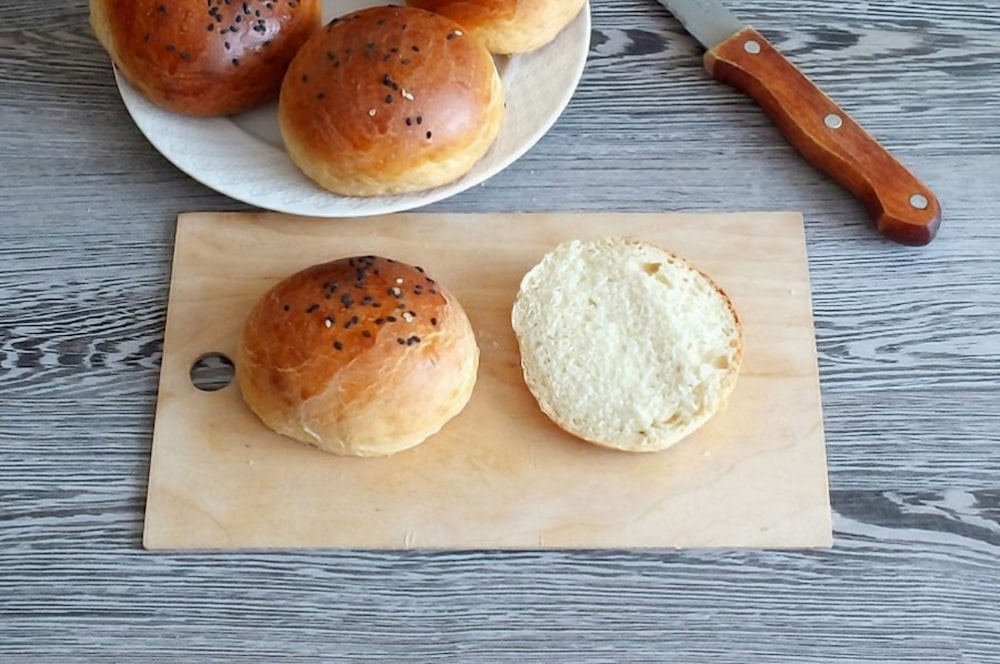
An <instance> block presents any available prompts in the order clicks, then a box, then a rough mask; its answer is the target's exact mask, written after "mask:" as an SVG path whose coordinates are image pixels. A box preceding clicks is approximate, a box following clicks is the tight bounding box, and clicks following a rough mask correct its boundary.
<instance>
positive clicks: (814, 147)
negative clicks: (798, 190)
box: [659, 0, 941, 246]
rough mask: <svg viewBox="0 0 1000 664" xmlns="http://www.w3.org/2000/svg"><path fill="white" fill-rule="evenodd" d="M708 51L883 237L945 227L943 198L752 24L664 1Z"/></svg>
mask: <svg viewBox="0 0 1000 664" xmlns="http://www.w3.org/2000/svg"><path fill="white" fill-rule="evenodd" d="M659 2H660V3H661V4H662V5H663V6H664V7H666V8H667V9H668V10H669V11H670V13H671V14H673V15H674V16H676V17H677V19H678V20H680V22H681V24H682V25H683V26H684V28H685V29H686V30H687V31H688V32H689V33H691V35H692V36H693V37H694V38H695V39H697V40H698V41H699V42H701V44H702V45H703V46H705V48H707V49H708V52H707V53H706V54H705V69H706V70H707V71H708V73H709V75H710V76H711V77H712V78H714V79H715V80H717V81H719V82H720V83H724V84H726V85H729V86H732V87H733V88H735V89H737V90H739V91H741V92H743V93H745V94H747V95H749V96H750V97H751V98H753V99H754V101H756V102H757V103H758V104H759V105H760V106H761V108H763V109H764V112H765V113H767V115H768V116H769V117H770V118H771V121H772V122H773V123H774V125H775V126H776V127H777V129H778V130H779V131H780V132H781V133H782V135H784V137H785V138H786V139H787V140H788V142H789V143H791V144H792V146H793V147H795V149H796V150H798V151H799V153H801V154H802V155H803V156H804V157H805V158H806V159H807V160H808V161H809V162H810V163H811V164H813V166H815V167H816V168H818V169H819V170H821V171H822V172H824V173H826V174H827V175H828V176H830V177H831V178H832V179H833V180H834V181H836V182H838V183H839V184H840V185H841V186H843V187H844V188H845V189H847V190H848V191H850V192H851V193H852V194H853V195H854V196H855V197H856V198H857V199H858V200H860V201H861V203H862V204H863V205H864V206H865V209H866V210H867V212H868V215H869V216H870V217H871V218H872V220H873V221H874V222H875V226H876V228H877V229H878V231H879V232H880V233H882V235H884V236H885V237H887V238H889V239H890V240H893V241H895V242H898V243H900V244H905V245H913V246H920V245H926V244H929V243H930V242H931V240H933V239H934V237H935V235H936V234H937V231H938V227H939V226H940V225H941V206H940V204H939V202H938V200H937V197H936V196H934V194H933V193H932V192H931V191H930V189H928V188H927V186H926V185H924V184H923V183H922V182H920V180H918V179H917V178H916V177H915V176H914V175H913V173H911V172H910V171H909V170H907V168H906V167H905V166H903V164H901V163H900V162H899V160H897V159H896V158H895V157H893V156H892V154H890V153H889V151H888V150H886V148H885V147H883V146H882V145H881V144H880V143H879V142H878V141H877V140H876V139H875V138H873V137H872V136H871V135H870V134H868V133H867V132H866V131H865V130H864V129H862V128H861V126H860V125H859V124H858V123H857V122H855V121H854V120H853V119H852V118H851V117H850V116H849V115H848V114H847V113H845V112H844V111H843V109H841V108H840V107H839V106H837V104H835V103H834V102H833V101H832V100H831V99H830V98H829V97H827V95H826V94H825V93H824V92H823V91H822V90H820V89H819V88H818V87H817V86H816V84H815V83H813V82H812V81H810V80H809V79H808V78H807V77H806V76H805V75H804V74H803V73H802V72H801V71H799V69H798V68H797V67H796V66H795V65H794V64H792V62H791V61H789V60H788V59H787V58H786V57H785V56H784V55H782V54H781V53H780V52H779V51H778V49H777V48H775V47H774V45H772V44H771V43H770V42H768V41H767V39H765V38H764V37H763V35H761V34H760V33H759V32H757V30H755V29H754V28H753V27H750V26H747V25H744V24H743V23H741V22H740V21H739V20H738V19H737V18H736V17H735V16H733V14H732V13H730V12H729V10H728V9H726V8H725V7H724V6H723V5H722V4H720V3H719V2H718V1H717V0H659Z"/></svg>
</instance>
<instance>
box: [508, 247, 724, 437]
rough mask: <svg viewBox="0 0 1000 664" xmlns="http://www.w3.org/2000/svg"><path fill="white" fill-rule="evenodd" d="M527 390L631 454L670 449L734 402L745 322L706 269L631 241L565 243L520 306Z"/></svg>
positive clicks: (579, 429) (578, 429)
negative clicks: (702, 269) (727, 404)
mask: <svg viewBox="0 0 1000 664" xmlns="http://www.w3.org/2000/svg"><path fill="white" fill-rule="evenodd" d="M512 323H513V327H514V332H515V334H516V336H517V340H518V344H519V347H520V351H521V367H522V369H523V372H524V378H525V382H526V383H527V385H528V389H529V390H530V391H531V393H532V394H533V395H534V396H535V399H536V400H537V401H538V404H539V406H540V407H541V409H542V411H543V412H544V413H545V414H546V415H548V416H549V417H550V418H551V419H552V420H553V421H554V422H555V423H556V424H558V425H559V426H560V427H562V428H563V429H565V430H567V431H569V432H570V433H572V434H574V435H575V436H578V437H580V438H582V439H584V440H587V441H589V442H591V443H596V444H598V445H601V446H604V447H610V448H613V449H617V450H624V451H627V452H656V451H659V450H663V449H666V448H667V447H670V446H671V445H673V444H675V443H677V442H678V441H680V440H682V439H683V438H685V437H687V436H688V435H690V434H691V433H693V432H694V431H695V430H697V429H698V428H700V427H701V426H702V425H703V424H705V423H706V422H707V421H708V420H709V419H711V418H712V416H713V415H715V414H716V413H717V412H719V411H720V410H721V409H722V408H723V407H724V406H725V404H726V402H727V400H728V398H729V395H730V393H731V392H732V390H733V387H734V386H735V385H736V380H737V376H738V375H739V372H740V366H741V364H742V360H743V327H742V324H741V322H740V320H739V317H738V316H737V314H736V311H735V310H734V308H733V304H732V302H731V301H730V300H729V297H728V296H727V295H726V294H725V293H724V292H723V291H722V289H721V288H719V286H718V285H716V284H715V283H714V282H713V281H712V279H710V278H709V277H708V276H707V275H706V274H704V273H703V272H701V271H699V270H698V269H697V268H695V267H693V266H692V265H690V264H689V263H687V262H686V261H684V260H683V259H681V258H679V257H678V256H675V255H673V254H671V253H669V252H667V251H664V250H662V249H659V248H657V247H654V246H651V245H649V244H646V243H643V242H639V241H635V240H627V239H622V238H605V239H600V240H593V241H587V242H582V241H571V242H566V243H563V244H561V245H559V246H557V247H556V248H555V249H554V250H552V251H551V252H550V253H548V254H547V255H546V256H545V257H544V258H543V259H542V261H541V262H540V263H539V264H538V265H536V266H535V267H534V268H533V269H532V270H531V271H529V272H528V274H527V275H525V277H524V279H523V281H522V283H521V288H520V291H519V292H518V295H517V299H516V302H515V304H514V308H513V313H512Z"/></svg>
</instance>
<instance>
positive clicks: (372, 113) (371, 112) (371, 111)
mask: <svg viewBox="0 0 1000 664" xmlns="http://www.w3.org/2000/svg"><path fill="white" fill-rule="evenodd" d="M376 113H378V111H376V110H375V109H374V108H372V109H369V111H368V115H370V116H371V117H375V114H376Z"/></svg>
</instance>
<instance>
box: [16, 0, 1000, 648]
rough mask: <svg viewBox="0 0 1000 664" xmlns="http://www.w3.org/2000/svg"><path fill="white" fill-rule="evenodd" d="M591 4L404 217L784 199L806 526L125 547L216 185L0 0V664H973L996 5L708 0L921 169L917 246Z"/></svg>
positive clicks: (649, 9)
mask: <svg viewBox="0 0 1000 664" xmlns="http://www.w3.org/2000/svg"><path fill="white" fill-rule="evenodd" d="M593 5H594V33H593V39H592V45H591V58H590V62H589V64H588V68H587V71H586V74H585V77H584V81H583V83H582V85H581V87H580V89H579V90H578V92H577V94H576V96H575V97H574V100H573V102H572V104H571V105H570V107H569V109H568V110H567V112H566V114H565V115H564V116H563V117H562V119H561V120H560V121H559V123H558V124H557V125H556V126H555V127H554V128H553V130H552V131H551V132H550V133H549V134H548V135H547V136H546V137H545V138H544V139H543V140H542V141H541V142H540V143H539V144H538V145H537V146H536V147H535V148H534V149H533V150H532V151H531V152H529V153H528V154H527V155H526V156H525V157H524V158H523V159H522V160H520V161H519V162H518V163H517V164H515V165H514V166H513V167H511V168H510V169H508V170H507V171H505V172H504V173H502V174H501V175H500V176H498V177H497V178H494V179H493V180H490V181H489V182H488V183H486V184H485V185H484V186H482V187H478V188H476V189H475V190H473V191H470V192H467V193H466V194H463V195H462V196H459V197H457V198H454V199H451V200H448V201H445V202H443V203H440V204H438V205H436V206H434V207H433V208H431V209H429V210H426V211H428V212H507V211H533V212H552V211H566V212H569V211H581V210H591V211H600V210H617V211H622V212H625V211H637V212H648V211H689V212H690V211H725V210H740V209H744V210H762V209H775V208H779V209H791V210H801V211H802V212H803V213H804V215H805V219H806V237H807V240H808V246H809V258H810V272H811V276H812V284H813V293H814V298H813V305H814V310H815V318H816V325H817V337H818V340H817V343H818V349H819V364H820V377H821V383H822V389H823V403H824V408H825V420H826V422H825V423H826V433H827V441H828V453H829V467H830V483H831V490H832V493H831V499H832V503H833V510H834V533H835V541H834V548H833V549H832V550H829V551H823V552H815V553H793V552H782V551H769V552H737V551H720V552H703V551H685V552H677V553H664V552H655V553H626V552H604V553H593V552H591V553H573V552H546V553H516V554H512V553H496V552H489V551H486V552H468V553H456V554H431V553H408V554H395V553H349V552H343V553H330V552H308V551H302V552H296V553H277V552H255V553H242V554H231V555H213V556H208V557H203V556H199V555H193V554H185V555H176V556H161V555H157V556H150V555H148V554H145V553H143V552H142V551H141V533H142V515H143V509H144V496H145V491H146V476H147V472H148V459H149V453H150V441H151V436H152V424H153V415H154V407H155V402H156V390H157V378H158V375H159V369H160V362H161V359H162V354H161V348H162V341H163V328H164V323H165V319H166V303H167V288H168V284H169V273H170V263H171V255H172V250H173V238H174V233H175V226H174V221H175V219H176V217H177V214H178V213H179V212H183V211H185V210H243V209H246V208H245V206H241V205H238V204H235V203H233V201H230V200H227V199H226V198H224V197H222V196H219V195H217V194H215V193H213V192H211V191H209V190H207V189H205V188H204V187H201V186H199V185H198V184H196V183H194V182H192V181H191V180H190V179H189V178H187V177H185V176H184V175H183V174H181V173H178V172H177V171H176V169H174V168H173V167H172V166H171V165H170V164H169V163H168V162H167V161H166V160H165V159H164V158H163V157H161V156H160V155H158V154H157V153H156V152H155V151H154V150H152V149H150V147H149V145H148V144H147V143H146V142H145V141H144V139H143V138H142V136H141V135H140V134H139V132H138V131H137V130H136V129H135V127H134V126H133V125H132V124H131V123H130V121H129V118H128V116H127V113H126V112H125V110H124V109H123V107H122V105H121V102H120V100H119V99H118V97H117V94H116V91H115V88H114V82H113V79H112V75H111V72H110V70H109V68H108V64H107V59H106V58H105V57H104V56H103V55H102V54H101V52H100V50H99V49H98V47H97V46H96V44H95V43H94V42H93V38H92V37H91V35H90V33H89V29H88V28H87V25H86V22H87V21H86V15H87V5H86V3H85V2H83V1H82V0H68V1H64V2H57V1H56V0H36V1H34V2H15V1H13V0H0V8H2V10H3V16H4V24H3V26H2V27H0V118H2V121H0V172H2V173H3V178H0V660H2V661H4V662H5V663H6V662H14V663H16V664H21V663H22V662H32V663H34V662H39V661H44V662H51V663H54V664H59V663H63V662H73V663H74V664H76V663H78V662H91V661H93V662H107V661H115V662H174V661H185V662H228V661H261V660H267V659H270V660H272V661H295V662H314V661H315V662H319V661H324V662H330V661H352V662H358V661H389V662H399V661H414V662H444V661H475V662H508V661H511V660H529V661H539V660H544V661H546V662H573V663H582V662H609V661H629V662H659V661H664V660H665V659H667V658H668V656H669V658H670V659H673V660H674V661H678V662H685V663H696V664H697V663H701V662H711V663H713V664H730V663H732V664H745V663H746V662H750V661H752V662H757V663H764V664H766V663H781V664H791V663H794V664H802V663H813V662H815V663H817V664H828V663H829V662H831V661H833V662H838V664H839V663H841V662H845V663H846V662H850V663H854V662H866V663H868V662H870V663H876V662H877V663H880V664H881V663H885V662H894V663H895V662H907V663H909V662H912V663H914V664H916V663H920V664H938V663H944V662H948V663H956V662H961V663H963V664H968V663H976V664H979V663H982V664H994V663H995V662H996V661H998V660H1000V634H998V631H997V625H998V624H1000V601H998V599H997V594H996V587H997V564H998V560H1000V482H998V480H997V478H998V477H1000V410H998V409H997V403H998V402H1000V327H998V325H997V321H998V320H1000V280H998V278H997V276H996V264H997V258H998V256H1000V226H998V225H997V224H996V223H995V220H996V219H997V218H1000V198H998V197H997V194H996V192H997V185H996V182H997V176H996V174H997V173H998V172H1000V123H997V122H996V118H997V117H998V115H1000V59H998V58H997V41H996V35H997V33H998V30H1000V4H998V3H997V2H996V1H995V0H977V1H974V2H965V3H958V2H926V1H923V0H898V1H895V2H889V1H878V2H867V1H861V0H848V1H846V2H845V1H842V0H811V1H809V2H805V1H804V0H782V1H780V2H776V1H775V0H766V1H765V0H744V1H742V2H739V3H735V2H730V3H729V6H730V8H731V9H732V10H733V11H734V13H736V14H737V15H738V16H739V17H740V18H742V19H744V20H746V21H748V22H751V23H753V24H754V25H755V26H756V27H758V28H759V29H760V30H761V31H762V32H763V33H764V34H765V35H766V36H768V38H769V39H772V40H773V41H775V42H776V43H777V44H778V45H779V46H780V47H781V48H783V49H784V50H785V51H786V52H788V53H789V54H790V56H791V57H792V58H793V59H794V61H795V62H796V63H797V64H799V65H800V66H801V67H802V68H803V70H804V71H806V72H807V73H808V74H809V75H810V76H812V77H813V78H814V79H815V80H817V81H818V82H819V83H820V84H821V85H822V86H823V87H824V89H826V90H827V91H828V92H829V93H830V94H831V96H833V97H834V98H835V99H836V100H837V101H838V102H839V103H841V105H842V106H844V107H845V109H846V110H848V111H849V112H850V113H851V114H852V116H853V117H855V118H857V119H858V120H859V121H861V122H862V124H864V125H865V126H866V127H867V128H869V129H870V130H871V131H872V133H873V134H874V135H876V136H877V137H878V138H879V139H880V140H882V141H883V142H885V144H886V145H887V146H888V147H890V148H891V149H892V150H894V151H895V152H896V153H897V154H898V155H899V156H900V157H901V159H902V160H903V161H904V162H905V163H906V164H907V165H909V166H911V167H913V168H914V169H915V170H916V171H917V172H918V173H919V174H920V175H921V177H922V178H923V179H924V180H925V181H927V182H928V184H929V185H930V186H931V187H933V188H934V189H935V191H936V193H937V194H938V195H939V196H940V198H941V199H942V202H943V205H944V213H945V216H944V225H943V226H942V231H941V235H940V236H939V238H938V239H937V240H936V241H935V244H934V245H932V246H930V247H928V248H927V249H926V250H920V251H911V250H906V249H901V248H898V247H895V246H892V245H889V244H886V243H883V242H882V241H880V240H879V239H878V238H877V237H875V236H874V234H873V233H872V232H871V231H870V228H869V222H868V221H867V219H866V217H865V215H864V211H863V210H862V209H861V208H860V206H859V205H858V204H857V203H856V202H854V201H853V200H851V199H850V198H849V197H847V196H845V195H844V193H843V192H842V190H840V188H838V187H836V186H835V185H833V184H831V183H830V182H829V181H828V180H827V179H826V178H824V177H822V176H821V175H819V174H817V173H816V172H815V171H814V170H813V169H811V168H810V167H808V166H806V165H804V164H803V163H802V161H801V159H799V158H798V156H797V155H796V154H795V153H794V152H793V151H792V150H791V149H790V148H788V147H787V146H786V145H785V144H784V142H783V141H782V140H781V138H780V136H779V135H778V134H777V132H776V131H775V130H774V128H773V127H772V126H771V125H770V124H769V123H768V122H767V120H766V118H764V117H763V115H762V114H761V113H760V111H759V110H758V109H757V108H756V107H755V106H754V105H753V104H752V103H751V102H749V101H748V100H746V99H745V98H743V97H742V96H740V95H739V94H737V93H735V92H733V91H731V90H728V89H726V88H725V87H723V86H719V85H716V84H715V83H713V82H712V81H710V80H708V79H707V78H706V77H705V75H704V72H703V70H702V68H701V62H700V58H701V52H700V51H699V49H698V47H697V45H696V44H695V42H694V41H693V40H692V39H691V38H690V37H689V36H687V35H686V34H685V33H684V32H683V31H682V30H681V28H680V26H679V25H678V23H677V22H676V21H675V20H674V19H672V18H670V17H669V16H668V15H667V14H666V12H665V11H664V10H663V8H662V7H660V6H659V4H657V3H656V2H652V1H651V0H615V1H611V0H595V2H594V3H593ZM665 653H666V655H665Z"/></svg>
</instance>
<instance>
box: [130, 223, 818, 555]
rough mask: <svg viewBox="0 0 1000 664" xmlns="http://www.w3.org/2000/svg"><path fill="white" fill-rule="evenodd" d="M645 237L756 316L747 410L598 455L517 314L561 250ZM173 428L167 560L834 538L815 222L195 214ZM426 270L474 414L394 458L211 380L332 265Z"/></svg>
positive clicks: (744, 400) (786, 544) (151, 538)
mask: <svg viewBox="0 0 1000 664" xmlns="http://www.w3.org/2000/svg"><path fill="white" fill-rule="evenodd" d="M607 236H628V237H635V238H638V239H642V240H645V241H648V242H652V243H654V244H656V245H658V246H661V247H664V248H666V249H668V250H670V251H673V252H675V253H678V254H679V255H681V256H684V257H685V258H687V259H688V260H691V261H692V262H693V263H694V264H695V265H697V266H699V267H700V268H701V269H703V270H706V271H707V272H708V273H709V274H710V275H712V278H713V279H715V280H716V282H717V283H719V284H720V286H722V288H723V289H725V290H726V292H727V293H728V294H729V295H730V297H731V298H732V300H733V304H734V306H735V307H736V309H737V311H738V312H739V315H740V317H741V320H742V321H743V325H744V335H745V344H746V345H745V350H744V361H743V367H742V371H741V372H740V377H739V381H738V383H737V386H736V389H735V391H734V392H733V394H732V397H731V398H730V401H729V404H728V406H727V408H726V409H725V410H724V411H723V412H721V413H719V414H718V415H717V416H716V417H714V418H713V419H712V421H710V422H709V423H708V424H707V425H706V426H704V427H703V428H702V429H701V430H699V431H698V432H696V433H695V434H694V435H692V436H690V437H689V438H688V439H687V440H685V441H682V442H681V443H680V444H678V445H675V446H674V447H672V448H671V449H669V450H666V451H664V452H662V453H659V454H642V455H636V454H625V453H621V452H613V451H610V450H605V449H601V448H598V447H596V446H594V445H589V444H586V443H583V442H582V441H580V440H578V439H575V438H574V437H573V436H571V435H569V434H567V433H565V432H563V431H562V430H560V429H559V428H558V427H556V426H554V425H553V424H552V423H551V422H550V421H549V420H548V419H547V418H546V417H545V416H544V415H543V414H542V413H541V411H540V409H539V408H538V406H537V404H536V403H535V401H534V399H533V397H532V396H531V394H530V393H529V392H528V391H527V388H526V387H525V385H524V380H523V378H522V376H521V369H520V360H519V356H518V351H517V342H516V340H515V338H514V334H513V330H512V329H511V325H510V311H511V307H512V306H513V303H514V296H515V295H516V293H517V287H518V284H519V283H520V280H521V277H523V276H524V274H525V273H527V272H528V270H530V269H531V267H532V266H533V265H535V264H536V263H537V262H538V261H539V260H540V259H541V257H542V256H543V255H544V253H545V252H546V251H548V250H550V249H552V248H553V247H554V245H555V244H556V243H558V242H562V241H564V240H569V239H593V238H599V237H607ZM175 247H176V249H175V253H174V259H173V270H172V276H171V288H170V300H169V304H168V311H167V322H166V332H165V340H164V348H163V365H162V370H161V376H160V384H159V399H158V404H157V411H156V423H155V426H154V436H153V449H152V461H151V468H150V479H149V490H148V494H147V501H146V516H145V528H144V544H145V546H146V547H147V548H150V549H161V550H162V549H169V550H178V549H224V550H233V549H246V548H272V549H273V548H281V549H292V548H303V547H332V548H348V549H397V550H400V549H446V550H457V549H552V548H555V549H601V548H604V549H606V548H616V549H628V548H694V547H699V548H705V547H730V548H737V547H739V548H752V547H757V548H782V549H792V548H805V547H826V546H829V545H830V543H831V524H830V506H829V494H828V488H827V474H826V454H825V448H824V439H823V414H822V409H821V404H820V394H819V377H818V374H817V365H816V348H815V339H814V336H813V322H812V311H811V309H812V306H811V297H810V291H809V272H808V268H807V263H806V253H805V241H804V236H803V229H802V217H801V215H799V214H795V213H757V214H729V215H662V214H660V215H657V214H629V215H616V214H606V213H585V214H562V215H556V214H541V215H426V214H402V215H390V216H383V217H378V218H372V219H356V220H335V221H329V222H323V221H318V220H316V219H306V218H296V217H289V216H282V215H277V214H221V213H203V214H185V215H183V216H182V217H181V218H180V220H179V221H178V227H177V239H176V242H175ZM367 254H375V255H379V256H386V257H389V258H393V259H396V260H401V261H404V262H407V263H410V264H413V265H421V266H423V267H424V268H425V269H427V270H428V273H429V274H431V275H433V276H434V278H435V279H436V280H437V281H438V282H440V283H443V284H446V285H447V286H448V288H449V289H451V291H452V292H453V293H454V294H455V296H456V297H457V299H458V301H459V302H461V303H462V305H463V307H464V308H465V310H466V312H467V313H468V315H469V318H470V321H471V322H472V325H473V329H474V330H475V332H476V337H477V342H478V344H479V346H480V351H481V355H480V364H479V375H478V380H477V383H476V388H475V390H474V392H473V395H472V399H471V401H470V402H469V404H468V406H467V407H466V408H465V409H464V410H463V412H462V413H461V414H459V416H458V417H456V418H455V419H454V420H452V421H451V422H449V423H448V424H447V426H445V428H444V429H443V430H442V431H441V432H440V433H439V434H438V435H436V436H434V437H432V438H431V439H430V440H428V441H427V442H425V443H424V444H422V445H420V446H419V447H417V448H416V449H414V450H409V451H407V452H406V453H403V454H398V455H395V456H393V457H391V458H387V459H345V458H338V457H333V456H331V455H329V454H325V453H323V452H320V451H318V450H316V449H314V448H311V447H308V446H305V445H302V444H301V443H298V442H295V441H291V440H288V439H285V438H283V437H281V436H279V435H277V434H275V433H274V432H272V431H271V430H269V429H267V428H266V427H264V426H263V425H262V424H261V423H260V421H259V420H258V419H257V418H256V417H255V416H254V415H253V414H252V413H251V412H250V410H249V409H248V408H246V406H245V405H244V404H243V401H242V399H241V397H240V394H239V390H238V388H237V387H236V386H235V384H230V385H229V386H228V387H225V388H223V389H219V390H214V391H210V392H206V391H202V390H199V389H198V388H197V387H196V386H195V385H194V384H192V378H191V367H192V365H193V364H194V363H195V362H196V361H197V360H198V358H200V357H204V356H205V355H207V354H221V355H222V356H224V357H227V358H234V357H235V356H236V352H235V351H236V345H237V340H238V338H239V331H240V328H241V326H242V322H243V320H244V318H245V316H246V313H247V312H248V311H249V310H250V309H251V308H252V307H253V305H254V303H255V302H256V301H257V300H258V299H259V298H260V297H261V296H262V295H263V294H264V293H265V292H266V291H267V290H268V289H269V288H271V286H273V285H274V284H275V283H276V282H277V281H278V280H280V279H281V278H283V277H284V276H288V275H290V274H292V273H294V272H297V271H299V270H301V269H303V268H305V267H308V266H310V265H315V264H318V263H323V262H326V261H329V260H332V259H334V258H340V257H346V256H355V255H367Z"/></svg>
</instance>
